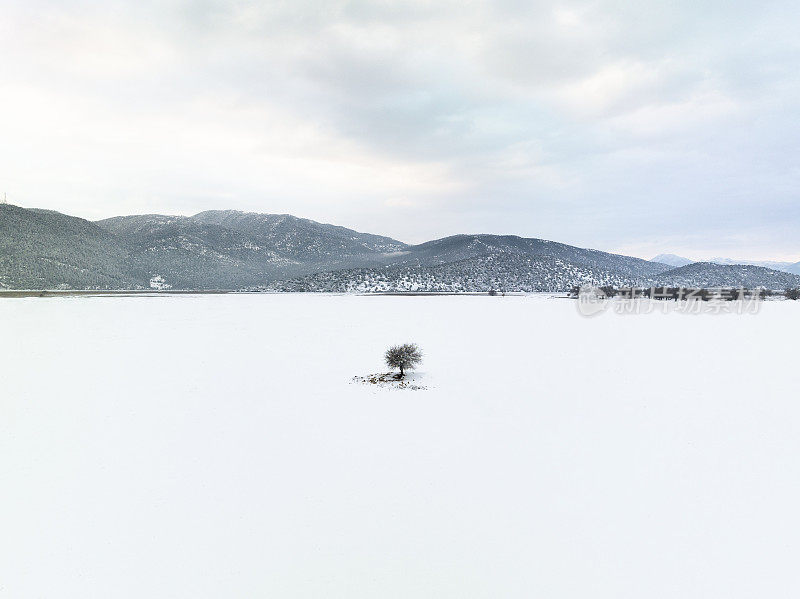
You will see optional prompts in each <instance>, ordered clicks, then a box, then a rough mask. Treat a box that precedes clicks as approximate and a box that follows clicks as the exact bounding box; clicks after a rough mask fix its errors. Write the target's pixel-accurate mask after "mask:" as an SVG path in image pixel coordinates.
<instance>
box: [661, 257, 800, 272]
mask: <svg viewBox="0 0 800 599" xmlns="http://www.w3.org/2000/svg"><path fill="white" fill-rule="evenodd" d="M652 262H659V263H661V264H669V265H671V266H686V265H688V264H694V263H695V262H701V261H700V260H691V259H689V258H684V257H683V256H676V255H675V254H659V255H658V256H656V257H655V258H652ZM706 262H710V263H711V264H722V265H735V264H749V265H751V266H762V267H764V268H771V269H772V270H781V271H783V272H788V273H791V274H794V275H800V262H775V261H768V260H733V259H732V258H711V259H710V260H706Z"/></svg>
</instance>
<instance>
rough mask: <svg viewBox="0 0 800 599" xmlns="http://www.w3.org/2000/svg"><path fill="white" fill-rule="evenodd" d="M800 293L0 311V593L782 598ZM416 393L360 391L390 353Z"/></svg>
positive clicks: (152, 300)
mask: <svg viewBox="0 0 800 599" xmlns="http://www.w3.org/2000/svg"><path fill="white" fill-rule="evenodd" d="M798 327H800V303H794V302H775V303H769V304H766V305H764V306H763V307H762V309H761V312H760V313H759V314H757V315H735V314H732V315H701V316H691V315H682V314H668V315H663V314H650V315H637V316H619V315H615V314H612V313H605V314H602V315H600V316H598V317H596V318H593V319H587V318H582V317H581V316H579V315H578V314H577V311H576V308H575V303H574V302H573V301H568V300H563V299H548V298H545V297H541V296H540V297H505V298H500V297H498V298H490V297H409V298H405V297H352V296H350V297H344V296H311V295H217V296H172V297H134V298H113V297H112V298H51V299H48V298H44V299H39V298H31V299H6V300H3V301H0V328H1V329H0V330H2V334H3V336H2V342H1V345H0V409H2V420H1V421H0V475H1V476H2V491H1V492H0V597H2V598H6V597H8V598H13V599H27V598H33V597H45V598H65V597H66V598H76V599H90V598H103V599H106V598H110V597H113V598H115V599H118V598H131V599H134V598H135V599H144V598H147V599H152V598H169V599H173V598H191V599H201V598H212V597H213V598H240V597H242V598H243V597H247V598H249V597H265V598H266V597H269V598H284V597H309V598H311V597H313V598H326V599H328V598H338V597H342V598H354V597H370V598H373V597H375V598H395V597H396V598H409V597H435V598H442V597H453V598H459V599H461V598H469V597H487V598H489V597H491V598H504V597H524V598H530V597H547V598H553V597H559V598H560V597H592V598H597V597H603V598H606V597H607V598H613V599H620V598H631V599H634V598H635V599H642V598H647V599H653V598H660V597H669V598H680V599H685V598H689V597H698V598H700V597H702V598H709V597H724V598H726V599H727V598H738V597H753V598H756V597H758V598H759V599H760V598H764V597H769V598H770V599H775V598H778V597H797V596H800V576H798V574H797V564H798V563H800V509H799V508H798V506H800V459H798V456H800V405H798V404H799V402H800V399H799V398H798V393H797V391H798V386H799V385H798V384H799V383H800V375H799V374H798V368H797V355H796V349H797V335H796V331H797V330H798ZM407 341H414V342H417V343H419V345H420V347H421V348H422V349H423V351H424V352H425V354H426V359H425V362H424V364H423V367H422V368H421V369H420V372H419V374H418V377H417V381H418V382H419V383H420V384H422V385H425V386H426V387H427V389H426V390H419V391H409V390H399V389H383V388H377V387H376V386H374V385H366V384H354V383H353V382H352V377H354V376H356V375H368V374H371V373H375V372H381V371H382V370H384V367H383V365H382V364H381V355H382V353H383V351H384V350H385V349H386V347H387V346H389V345H390V344H395V343H403V342H407Z"/></svg>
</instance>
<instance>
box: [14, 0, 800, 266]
mask: <svg viewBox="0 0 800 599" xmlns="http://www.w3.org/2000/svg"><path fill="white" fill-rule="evenodd" d="M799 22H800V6H799V5H798V3H797V2H796V0H791V1H785V2H770V1H769V0H766V1H760V2H749V1H737V2H729V1H725V2H723V1H718V2H717V1H709V2H702V1H700V2H698V1H697V0H692V1H688V0H675V1H671V2H646V1H637V2H631V1H630V0H618V1H612V0H597V1H590V2H580V1H576V2H550V1H535V0H534V1H524V2H523V1H516V0H493V1H485V2H484V1H470V0H456V1H452V2H451V1H448V0H440V1H435V2H426V1H422V0H405V1H403V2H387V1H367V0H363V1H352V2H344V1H337V0H328V1H321V0H319V1H307V0H286V1H272V2H266V1H261V2H253V1H244V0H199V1H194V2H180V1H169V0H158V1H151V0H135V1H130V2H116V1H113V0H102V1H96V2H93V1H85V0H84V1H81V0H72V1H64V0H59V1H53V2H46V1H40V0H3V2H2V4H1V5H0V141H1V143H0V193H2V192H3V191H5V192H7V193H8V200H9V202H11V203H16V204H19V205H22V206H29V207H33V206H37V207H46V208H52V209H55V210H59V211H62V212H67V213H70V214H75V215H78V216H83V217H86V218H103V217H107V216H112V215H117V214H130V213H152V212H158V213H172V214H193V213H195V212H198V211H201V210H206V209H211V208H235V209H240V210H248V211H258V212H281V213H282V212H288V213H292V214H295V215H298V216H305V217H308V218H313V219H315V220H320V221H325V222H333V223H336V224H341V225H345V226H350V227H353V228H356V229H360V230H365V231H370V232H376V233H382V234H387V235H391V236H393V237H396V238H398V239H401V240H403V241H408V242H419V241H424V240H427V239H431V238H435V237H442V236H444V235H449V234H453V233H458V232H491V233H513V234H518V235H524V236H529V237H543V238H547V239H554V240H558V241H563V242H567V243H572V244H575V245H581V246H589V247H596V248H599V249H605V250H614V251H621V252H626V253H631V254H634V255H639V256H643V257H650V256H652V255H654V254H657V253H660V252H675V253H679V254H688V255H689V256H690V257H692V258H707V257H711V256H716V255H726V256H731V257H734V258H736V257H739V258H750V259H767V258H774V259H789V260H793V261H796V260H800V194H799V193H798V190H800V110H799V109H800V75H799V74H798V73H800V35H799V34H798V33H799V32H798V29H799V28H800V27H799V26H798V23H799Z"/></svg>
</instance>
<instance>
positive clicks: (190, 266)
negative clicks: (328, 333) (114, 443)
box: [0, 206, 800, 291]
mask: <svg viewBox="0 0 800 599" xmlns="http://www.w3.org/2000/svg"><path fill="white" fill-rule="evenodd" d="M0 231H3V232H5V236H4V239H2V240H0V249H2V253H0V287H3V286H4V287H11V288H20V287H29V288H30V287H34V288H58V287H68V288H73V289H75V288H103V287H105V288H116V289H120V288H147V287H148V286H154V287H157V288H173V289H244V288H247V289H259V288H265V289H276V290H285V291H288V290H308V291H334V290H336V291H343V290H351V291H355V290H358V291H378V290H419V291H488V290H489V289H505V290H507V291H567V290H569V289H570V288H571V287H573V286H574V285H582V284H594V285H614V286H631V285H633V286H644V287H646V286H651V285H660V284H668V285H692V286H701V287H707V286H740V285H742V284H745V285H746V286H762V287H770V288H776V289H783V288H785V287H787V286H792V287H794V286H797V282H798V281H800V279H798V278H797V277H795V276H794V275H788V274H787V275H786V276H783V275H780V276H778V275H776V271H771V270H767V269H758V268H756V267H751V269H750V270H748V271H746V274H743V271H742V269H740V268H738V267H737V268H734V267H725V266H719V267H717V266H716V265H704V266H703V265H701V266H695V265H689V266H686V267H684V268H686V269H688V270H680V269H672V268H671V267H670V266H669V265H668V264H666V263H661V262H653V261H651V260H642V259H639V258H634V257H631V256H624V255H619V254H612V253H608V252H602V251H598V250H593V249H585V248H580V247H575V246H571V245H567V244H563V243H557V242H554V241H548V240H545V239H536V238H524V237H518V236H514V235H454V236H451V237H445V238H442V239H436V240H433V241H429V242H426V243H422V244H418V245H407V244H404V243H402V242H400V241H397V240H394V239H391V238H389V237H382V236H379V235H372V234H368V233H360V232H358V231H354V230H352V229H346V228H344V227H339V226H334V225H327V224H323V223H317V222H314V221H311V220H307V219H302V218H297V217H294V216H291V215H286V214H281V215H276V214H254V213H245V212H237V211H233V210H224V211H208V212H201V213H200V214H197V215H195V216H191V217H187V216H165V215H158V214H145V215H132V216H119V217H114V218H109V219H105V220H101V221H97V222H96V223H90V222H88V221H85V220H83V219H75V218H73V217H69V216H65V215H62V214H59V213H57V212H51V211H41V210H26V209H23V208H19V207H16V206H4V207H2V209H0ZM784 274H786V273H784Z"/></svg>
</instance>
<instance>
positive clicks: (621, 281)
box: [267, 251, 650, 293]
mask: <svg viewBox="0 0 800 599" xmlns="http://www.w3.org/2000/svg"><path fill="white" fill-rule="evenodd" d="M649 282H650V279H640V278H633V277H627V276H625V275H624V274H622V273H620V272H619V271H613V270H604V269H600V268H596V267H594V266H588V265H585V264H576V263H573V262H568V261H566V260H561V259H559V258H554V257H550V256H539V255H535V254H533V255H528V254H522V253H518V252H509V251H496V252H494V253H490V254H483V255H480V256H475V257H471V258H464V259H461V260H456V261H454V262H444V263H440V264H438V265H435V266H409V265H405V266H388V267H382V268H358V269H348V270H339V271H332V272H322V273H317V274H313V275H309V276H306V277H300V278H297V279H291V280H287V281H277V282H275V283H273V284H272V285H270V286H268V287H267V289H270V290H274V291H322V292H362V293H365V292H381V291H439V292H482V291H489V290H492V289H494V290H499V291H567V290H569V289H571V288H572V287H573V286H575V285H598V286H603V285H614V286H618V287H619V286H641V285H647V284H649Z"/></svg>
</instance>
